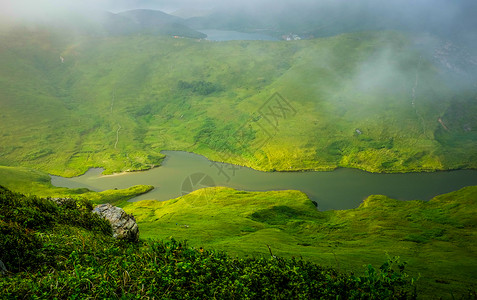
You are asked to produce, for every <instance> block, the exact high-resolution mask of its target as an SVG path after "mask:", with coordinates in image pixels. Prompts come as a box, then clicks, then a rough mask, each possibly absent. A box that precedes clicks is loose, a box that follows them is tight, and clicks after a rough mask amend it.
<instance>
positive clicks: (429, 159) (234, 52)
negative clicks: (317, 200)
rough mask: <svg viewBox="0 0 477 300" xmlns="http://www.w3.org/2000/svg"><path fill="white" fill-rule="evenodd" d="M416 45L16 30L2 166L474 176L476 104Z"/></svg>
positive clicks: (370, 37)
mask: <svg viewBox="0 0 477 300" xmlns="http://www.w3.org/2000/svg"><path fill="white" fill-rule="evenodd" d="M418 40H419V39H418ZM419 41H420V40H419ZM419 41H418V42H419ZM415 42H416V39H415V38H414V37H410V36H406V35H403V34H401V33H397V32H367V33H366V32H365V33H353V34H343V35H339V36H336V37H332V38H326V39H314V40H303V41H295V42H284V41H283V42H263V41H231V42H220V43H214V42H207V41H203V40H194V39H174V38H172V37H167V36H157V35H156V36H153V35H147V34H145V35H122V36H96V37H92V36H87V35H83V36H75V35H69V34H68V32H61V34H53V33H51V32H48V31H45V30H41V29H36V30H33V29H25V28H16V29H14V30H10V31H8V32H6V33H3V34H2V35H1V36H0V45H1V46H0V111H1V113H0V164H1V165H8V166H26V167H32V168H35V169H40V170H43V171H46V172H48V173H51V174H56V175H62V176H73V175H78V174H81V173H84V172H85V171H86V170H87V169H88V168H90V167H103V168H105V169H106V173H112V172H119V171H124V170H142V169H147V168H151V167H152V166H156V165H159V164H160V163H161V161H162V159H163V155H162V154H161V153H160V151H161V150H186V151H192V152H196V153H199V154H203V155H205V156H207V157H208V158H211V159H213V160H218V161H227V162H232V163H237V164H241V165H247V166H250V167H253V168H255V169H259V170H301V169H314V170H330V169H334V168H336V167H353V168H361V169H364V170H368V171H373V172H404V171H431V170H442V169H455V168H475V167H476V163H477V150H476V149H477V144H476V143H477V131H476V130H477V119H476V117H475V114H473V113H472V112H473V111H476V107H475V103H477V102H476V101H475V99H476V92H475V90H468V89H459V90H454V89H453V88H452V86H453V82H452V80H450V79H449V78H452V76H450V75H449V74H448V73H449V72H451V71H450V70H448V69H445V68H444V67H443V66H444V64H443V63H440V62H439V61H437V60H436V59H434V58H433V56H431V55H428V54H427V52H425V51H424V50H419V48H418V47H416V46H415V45H416V43H415ZM431 50H432V49H431ZM431 53H433V52H432V51H431ZM60 56H61V57H60ZM62 59H63V60H62ZM443 59H444V60H445V59H447V58H446V57H444V58H443ZM451 75H452V74H451ZM276 93H278V94H276ZM272 96H273V97H272ZM271 97H272V98H271ZM269 99H271V100H270V101H271V102H267V101H268V100H269ZM277 100H278V102H277ZM284 101H286V102H284Z"/></svg>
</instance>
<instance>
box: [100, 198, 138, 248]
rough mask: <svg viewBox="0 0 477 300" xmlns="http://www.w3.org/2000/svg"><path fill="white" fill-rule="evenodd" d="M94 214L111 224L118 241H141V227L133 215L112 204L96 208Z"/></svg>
mask: <svg viewBox="0 0 477 300" xmlns="http://www.w3.org/2000/svg"><path fill="white" fill-rule="evenodd" d="M93 213H96V214H99V215H100V216H101V217H103V218H104V219H106V220H108V221H109V222H110V223H111V228H112V229H113V236H114V237H115V238H117V239H125V240H130V241H137V240H138V239H139V227H138V226H137V223H136V219H135V218H134V216H133V215H128V214H127V213H126V212H125V211H124V210H123V209H122V208H119V207H116V206H112V205H111V204H109V203H107V204H101V205H98V206H96V208H95V209H94V210H93Z"/></svg>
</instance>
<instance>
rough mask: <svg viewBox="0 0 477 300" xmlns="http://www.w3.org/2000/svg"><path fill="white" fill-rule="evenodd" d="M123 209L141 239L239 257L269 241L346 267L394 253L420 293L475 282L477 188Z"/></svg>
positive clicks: (254, 197) (279, 195)
mask: <svg viewBox="0 0 477 300" xmlns="http://www.w3.org/2000/svg"><path fill="white" fill-rule="evenodd" d="M212 194H213V197H212V196H211V195H212ZM125 210H126V211H127V212H129V213H133V214H134V215H135V216H136V218H137V220H138V223H139V226H140V228H141V235H142V237H145V238H167V237H170V236H173V237H175V238H178V239H187V240H188V241H189V242H190V243H191V244H192V245H194V246H197V247H199V246H204V247H207V248H213V249H218V250H226V251H227V252H228V253H230V254H238V255H241V256H243V255H249V256H250V255H251V256H255V255H261V254H266V253H268V251H269V250H268V248H267V245H270V246H271V249H272V251H273V253H274V254H276V255H280V256H285V257H291V256H295V257H297V256H298V257H304V258H305V259H307V260H310V261H314V262H317V263H320V264H324V265H330V266H333V267H334V268H337V269H339V270H347V271H357V270H359V269H360V268H361V267H362V265H363V264H366V263H373V264H376V263H379V261H382V260H383V258H385V257H386V255H387V254H389V255H390V256H394V255H398V256H400V257H401V260H403V261H407V262H408V263H409V266H408V267H409V271H410V272H411V274H414V275H415V276H416V277H417V274H419V273H420V274H421V276H422V277H421V279H420V282H421V284H420V289H421V292H422V293H424V294H427V295H434V296H435V295H442V296H444V297H450V296H451V293H454V295H457V294H460V293H463V292H465V290H466V289H467V288H469V287H471V288H472V287H473V289H475V281H476V279H477V272H476V270H477V259H476V258H477V248H476V246H475V245H476V242H477V234H476V231H475V228H476V226H477V219H476V217H475V216H476V213H477V187H467V188H464V189H462V190H459V191H456V192H453V193H449V194H445V195H441V196H437V197H435V198H434V199H432V200H431V201H429V202H422V201H406V202H402V201H398V200H393V199H390V198H388V197H385V196H371V197H369V198H368V199H366V200H365V201H364V203H363V204H362V205H361V206H360V207H359V208H357V209H352V210H345V211H327V212H319V211H317V210H316V209H315V208H314V206H313V204H312V203H311V201H309V199H308V198H307V197H306V196H305V195H304V194H303V193H301V192H298V191H280V192H239V191H236V190H233V189H229V188H217V189H216V190H210V189H209V190H199V191H196V192H194V193H192V194H189V195H186V196H184V197H181V198H178V199H174V200H170V201H166V202H157V201H140V202H136V203H133V204H130V205H128V206H125Z"/></svg>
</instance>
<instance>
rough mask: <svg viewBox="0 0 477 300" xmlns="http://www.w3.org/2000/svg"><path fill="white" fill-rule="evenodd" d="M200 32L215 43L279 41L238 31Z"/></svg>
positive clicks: (205, 30)
mask: <svg viewBox="0 0 477 300" xmlns="http://www.w3.org/2000/svg"><path fill="white" fill-rule="evenodd" d="M200 32H202V33H205V34H207V40H209V41H215V42H222V41H234V40H236V41H245V40H249V41H254V40H259V41H278V39H277V38H274V37H272V36H269V35H266V34H260V33H246V32H238V31H227V30H215V29H204V30H200Z"/></svg>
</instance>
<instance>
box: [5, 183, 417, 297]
mask: <svg viewBox="0 0 477 300" xmlns="http://www.w3.org/2000/svg"><path fill="white" fill-rule="evenodd" d="M91 208H92V204H91V202H88V201H83V202H74V201H73V202H71V201H70V202H69V203H68V205H63V206H58V205H56V204H55V203H54V202H52V201H51V200H48V199H40V198H37V197H25V196H23V195H21V194H17V193H12V192H10V191H9V190H7V189H5V188H3V187H0V233H1V235H2V239H0V249H2V251H1V252H0V260H1V261H2V265H1V267H0V297H2V298H3V297H5V298H19V297H20V298H33V299H36V298H72V299H76V298H98V297H100V298H108V299H126V298H131V299H132V298H138V299H143V298H147V299H150V298H167V299H191V298H197V299H199V298H201V299H202V298H212V297H217V298H234V299H235V298H237V299H250V298H256V299H287V298H293V299H309V298H310V297H317V298H323V299H362V298H375V299H383V298H389V299H408V298H412V297H413V295H414V293H413V286H412V281H411V279H409V278H408V277H407V275H406V273H405V272H404V265H403V264H400V263H398V262H397V260H396V259H393V260H389V261H388V262H386V263H385V264H383V265H382V266H381V268H379V269H375V268H374V267H372V266H371V265H369V266H367V269H366V272H364V274H362V275H349V274H345V273H341V272H339V271H337V270H334V269H331V268H325V267H321V266H318V265H315V264H313V263H309V262H306V261H303V260H301V259H284V258H280V257H275V256H273V257H270V256H269V257H255V258H239V257H233V256H228V255H226V254H224V253H222V252H216V251H210V250H206V249H203V248H193V247H190V246H188V245H187V243H186V242H177V241H176V240H174V239H172V240H171V241H166V242H161V241H147V242H144V241H141V242H139V243H126V242H120V241H117V240H114V239H113V238H112V237H111V228H110V226H109V224H108V223H107V221H105V220H103V219H101V218H100V217H98V215H95V214H92V213H91V212H90V210H91ZM3 264H4V265H5V266H3ZM5 269H6V270H5Z"/></svg>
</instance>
